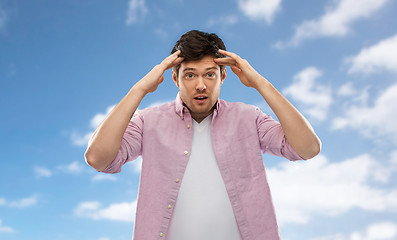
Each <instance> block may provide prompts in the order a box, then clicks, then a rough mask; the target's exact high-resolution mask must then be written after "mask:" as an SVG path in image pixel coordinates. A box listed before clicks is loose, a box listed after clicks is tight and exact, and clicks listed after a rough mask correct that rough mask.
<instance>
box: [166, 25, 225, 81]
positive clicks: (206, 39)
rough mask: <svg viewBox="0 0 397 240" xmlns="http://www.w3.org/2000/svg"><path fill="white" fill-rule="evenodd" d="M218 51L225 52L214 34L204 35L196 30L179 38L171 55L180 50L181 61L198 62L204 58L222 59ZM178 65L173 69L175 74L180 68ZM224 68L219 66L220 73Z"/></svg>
mask: <svg viewBox="0 0 397 240" xmlns="http://www.w3.org/2000/svg"><path fill="white" fill-rule="evenodd" d="M219 49H223V50H226V47H225V44H224V43H223V41H222V39H220V38H219V37H218V35H216V34H215V33H206V32H201V31H198V30H191V31H189V32H187V33H185V34H183V35H182V36H181V38H180V39H179V40H178V41H177V42H176V44H175V46H174V48H173V49H172V51H171V54H172V53H174V52H176V51H178V50H180V51H181V53H180V54H179V56H180V57H184V58H185V59H184V60H183V61H191V60H200V59H202V58H203V57H205V56H214V57H215V58H223V57H225V55H222V54H220V53H219V52H218V50H219ZM180 66H181V65H180V64H179V65H178V66H175V67H174V70H175V72H176V74H177V75H178V71H179V68H180ZM224 69H225V66H221V73H222V72H223V70H224Z"/></svg>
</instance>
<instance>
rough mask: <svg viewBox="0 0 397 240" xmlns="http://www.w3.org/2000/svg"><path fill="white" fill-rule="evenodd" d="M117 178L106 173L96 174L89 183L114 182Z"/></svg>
mask: <svg viewBox="0 0 397 240" xmlns="http://www.w3.org/2000/svg"><path fill="white" fill-rule="evenodd" d="M116 180H117V177H116V176H114V175H111V174H106V173H97V174H95V175H94V176H93V177H92V179H91V181H93V182H100V181H116Z"/></svg>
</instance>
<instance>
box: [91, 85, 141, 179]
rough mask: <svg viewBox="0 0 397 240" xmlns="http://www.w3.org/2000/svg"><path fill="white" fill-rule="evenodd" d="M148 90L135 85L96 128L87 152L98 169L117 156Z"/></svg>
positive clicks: (92, 165) (93, 165)
mask: <svg viewBox="0 0 397 240" xmlns="http://www.w3.org/2000/svg"><path fill="white" fill-rule="evenodd" d="M145 95H146V92H145V91H144V90H142V88H140V87H139V84H136V85H134V86H133V87H132V88H131V89H130V91H129V92H128V93H127V95H126V96H125V97H124V98H123V99H122V100H121V101H120V102H119V103H118V104H117V105H116V107H115V108H114V109H113V110H112V112H111V113H109V115H108V116H107V117H106V119H105V120H104V121H103V122H102V123H101V124H100V125H99V126H98V128H97V129H96V130H95V132H94V133H93V135H92V136H91V139H90V141H89V143H88V147H87V150H86V152H85V159H86V162H87V163H88V164H89V165H90V166H91V167H93V168H95V169H96V170H98V171H101V170H103V169H104V168H105V167H106V166H108V165H109V164H110V163H111V161H112V160H113V159H114V158H115V157H116V155H117V153H118V151H119V148H120V145H121V141H122V138H123V134H124V132H125V130H126V128H127V126H128V123H129V121H130V119H131V117H132V116H133V114H134V113H135V111H136V109H137V108H138V106H139V104H140V102H141V101H142V99H143V97H144V96H145Z"/></svg>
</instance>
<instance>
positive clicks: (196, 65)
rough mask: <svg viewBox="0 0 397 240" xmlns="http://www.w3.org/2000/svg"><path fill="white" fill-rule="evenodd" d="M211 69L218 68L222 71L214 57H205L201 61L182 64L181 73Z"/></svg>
mask: <svg viewBox="0 0 397 240" xmlns="http://www.w3.org/2000/svg"><path fill="white" fill-rule="evenodd" d="M209 68H217V69H220V66H219V65H218V64H216V63H215V62H214V57H212V56H205V57H203V58H202V59H200V60H192V61H186V62H182V63H181V67H180V71H183V70H185V69H186V70H187V69H189V70H197V71H200V70H207V69H209Z"/></svg>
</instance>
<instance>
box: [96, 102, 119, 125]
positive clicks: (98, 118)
mask: <svg viewBox="0 0 397 240" xmlns="http://www.w3.org/2000/svg"><path fill="white" fill-rule="evenodd" d="M115 106H116V105H112V106H110V107H108V108H107V109H106V113H97V114H95V116H94V117H93V118H92V119H91V121H90V127H92V128H93V129H95V128H97V127H98V126H99V124H101V122H102V121H103V120H105V118H106V117H107V115H109V113H110V112H111V111H112V110H113V109H114V107H115Z"/></svg>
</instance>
